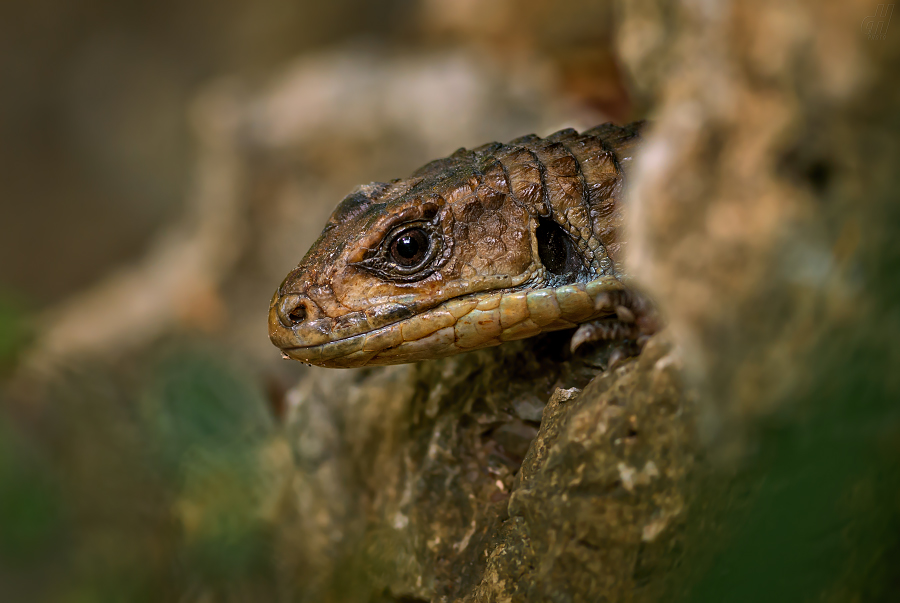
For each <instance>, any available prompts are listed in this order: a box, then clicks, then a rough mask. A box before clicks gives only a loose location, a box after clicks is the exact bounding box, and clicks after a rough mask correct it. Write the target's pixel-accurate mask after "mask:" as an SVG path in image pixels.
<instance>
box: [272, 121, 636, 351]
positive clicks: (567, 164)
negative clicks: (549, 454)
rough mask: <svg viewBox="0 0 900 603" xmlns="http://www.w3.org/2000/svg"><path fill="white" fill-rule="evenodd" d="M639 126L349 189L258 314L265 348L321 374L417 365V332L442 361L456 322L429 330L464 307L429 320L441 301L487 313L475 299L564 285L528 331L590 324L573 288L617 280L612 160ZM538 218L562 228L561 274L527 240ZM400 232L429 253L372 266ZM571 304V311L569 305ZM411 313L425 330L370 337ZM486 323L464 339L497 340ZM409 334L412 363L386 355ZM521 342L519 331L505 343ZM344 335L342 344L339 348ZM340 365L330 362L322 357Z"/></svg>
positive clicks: (526, 145) (463, 156)
mask: <svg viewBox="0 0 900 603" xmlns="http://www.w3.org/2000/svg"><path fill="white" fill-rule="evenodd" d="M641 127H642V123H635V124H632V125H630V126H625V127H619V126H615V125H612V124H605V125H602V126H598V127H596V128H593V129H591V130H587V131H585V132H583V133H580V134H579V133H578V132H576V131H575V130H572V129H566V130H561V131H559V132H556V133H554V134H551V135H550V136H547V137H546V138H543V139H541V138H538V137H537V136H534V135H529V136H524V137H521V138H518V139H515V140H513V141H511V142H509V143H507V144H500V143H489V144H486V145H483V146H480V147H478V148H475V149H472V150H466V149H460V150H458V151H456V152H455V153H453V154H452V155H451V156H449V157H447V158H444V159H438V160H436V161H432V162H431V163H429V164H427V165H425V166H424V167H422V168H420V169H419V170H417V171H416V172H415V173H413V175H412V176H410V177H409V178H407V179H405V180H396V181H393V182H391V183H372V184H369V185H365V186H361V187H359V188H358V189H357V190H356V191H354V192H353V193H351V194H350V195H348V196H347V197H346V198H345V199H344V200H343V201H342V202H341V203H340V204H339V205H338V207H337V209H335V211H334V213H333V215H332V216H331V218H330V219H329V221H328V223H327V225H326V227H325V229H324V231H323V232H322V234H321V236H320V237H319V239H318V241H316V243H315V244H314V245H313V246H312V248H311V249H310V250H309V252H308V253H307V254H306V256H305V257H304V258H303V260H302V261H301V262H300V264H299V265H298V266H297V267H296V268H295V269H294V270H292V271H291V272H290V273H289V274H288V276H287V277H286V278H285V280H284V282H282V284H281V286H280V287H279V288H278V291H277V292H276V294H275V296H274V297H273V300H272V304H271V308H270V312H269V336H270V338H271V340H272V342H273V343H274V344H275V345H277V346H278V347H280V348H281V349H282V350H283V351H284V352H285V353H286V354H287V355H288V356H291V357H294V358H297V359H298V360H302V361H304V362H311V363H316V364H323V365H328V366H358V365H363V364H386V363H395V362H404V361H411V360H412V359H421V358H423V357H427V346H428V344H427V343H426V342H425V341H421V342H420V341H418V340H419V339H424V338H425V336H426V335H433V337H434V339H435V342H436V343H435V347H434V350H435V355H447V354H448V353H456V352H457V351H462V350H461V349H458V348H459V347H460V345H456V347H452V346H450V347H452V349H450V347H448V345H449V344H448V343H447V342H446V338H447V337H450V338H451V339H454V338H455V339H454V343H455V344H459V339H460V335H459V328H457V332H456V334H454V333H452V332H447V334H446V335H443V336H439V335H438V333H435V330H437V329H439V328H446V327H448V326H451V325H452V324H453V322H455V321H456V320H460V319H461V318H462V316H463V315H465V314H466V313H467V312H468V309H465V311H461V312H456V311H452V310H451V314H453V317H449V315H447V320H446V321H443V322H442V320H443V319H442V318H441V317H442V316H443V315H442V314H441V311H442V310H443V309H444V305H445V304H447V303H448V302H450V301H451V300H464V301H465V300H472V301H473V302H475V303H477V302H483V303H482V304H481V305H479V306H478V307H479V309H480V310H491V309H492V308H491V306H490V303H488V305H487V306H485V305H484V302H485V300H486V299H487V297H486V296H487V295H488V294H492V293H495V292H498V291H499V292H503V293H504V294H508V293H512V292H515V291H536V290H541V289H556V288H560V287H563V286H564V285H577V286H578V287H579V289H578V290H572V289H571V288H567V289H565V290H564V291H562V293H560V294H558V295H557V297H558V298H559V299H558V301H559V302H560V305H561V307H562V310H560V311H558V310H557V309H556V308H555V302H552V300H551V302H548V303H552V305H553V306H554V307H553V309H552V312H556V314H553V313H551V314H550V315H549V316H547V317H546V320H545V322H546V323H547V325H542V330H550V329H554V328H565V327H570V326H571V325H572V324H577V323H578V322H580V321H581V320H580V318H579V319H578V320H574V319H573V318H572V316H579V317H580V316H584V317H586V319H591V318H594V317H595V316H593V315H592V314H591V311H590V308H589V306H584V304H589V303H590V299H589V298H588V297H587V296H585V295H584V293H583V292H584V285H585V284H588V283H592V282H595V281H597V279H601V278H606V281H604V282H606V283H608V282H609V281H610V278H612V279H618V277H620V276H621V267H620V262H621V235H620V233H621V227H622V212H621V207H620V206H621V203H620V200H621V193H622V190H623V180H624V175H625V166H626V165H627V164H628V163H629V162H630V159H631V155H632V151H633V149H634V148H635V145H636V143H637V142H638V141H639V140H640V130H641ZM541 220H544V221H545V224H546V223H547V221H552V222H553V223H555V224H556V225H558V226H559V227H560V228H561V229H562V230H561V231H560V233H562V232H563V231H564V233H565V234H564V235H562V236H567V237H568V241H569V242H568V243H566V245H567V246H568V247H567V249H569V248H570V249H571V250H572V251H571V253H570V254H568V255H567V256H566V257H567V258H568V257H571V258H572V259H570V260H569V263H568V264H567V266H575V267H574V268H571V267H570V268H567V269H566V270H565V271H561V270H559V269H557V270H556V271H555V272H554V271H553V269H552V266H551V267H550V268H548V267H547V266H545V265H544V263H543V262H542V258H541V256H540V253H539V244H538V235H537V234H536V233H537V231H538V227H539V226H540V224H541ZM407 224H409V225H413V226H415V225H417V224H425V225H426V226H424V227H423V228H425V229H426V230H427V231H428V232H429V233H430V234H429V237H430V238H429V239H428V240H429V241H432V243H431V246H429V250H430V251H429V252H430V253H431V252H432V251H433V257H432V258H431V259H430V260H429V261H428V262H426V263H425V264H424V265H423V266H421V267H420V269H417V270H416V272H414V273H412V274H409V275H400V276H398V275H396V274H393V273H391V272H390V270H392V268H390V267H388V268H384V266H383V262H382V259H383V258H384V257H387V256H386V255H385V254H386V253H387V252H386V251H385V249H387V246H388V245H389V243H390V239H392V238H395V237H396V236H397V234H396V233H398V232H400V231H399V230H398V229H401V230H402V229H403V228H404V227H405V226H404V225H407ZM379 254H381V255H379ZM604 286H606V285H604ZM592 291H593V290H592ZM549 295H551V296H552V295H553V292H552V291H551V292H550V294H549ZM562 296H568V300H567V299H564V298H563V297H562ZM573 296H574V297H573ZM579 296H580V297H579ZM573 300H575V301H573ZM532 301H533V300H532ZM475 303H473V304H472V308H474V307H475ZM497 303H499V298H497ZM523 303H524V302H523ZM577 303H582V305H583V306H584V307H581V306H579V307H578V308H575V306H573V304H575V305H577ZM567 304H568V305H567ZM567 307H571V309H570V310H569V314H566V308H567ZM541 311H542V312H543V310H541ZM424 313H430V314H428V316H427V317H428V320H429V321H430V322H429V323H428V325H431V326H433V327H434V328H432V329H430V330H429V329H425V330H423V329H422V328H420V325H419V326H416V328H415V329H413V323H410V324H409V325H405V327H406V330H405V332H404V333H402V334H401V333H400V331H399V330H398V329H394V331H395V332H393V333H392V332H390V329H388V330H384V329H385V328H386V327H389V326H390V325H393V324H398V323H402V322H403V321H413V320H417V319H418V320H420V322H421V320H422V317H423V316H424ZM492 316H493V317H494V318H496V315H492ZM417 317H418V318H417ZM532 318H536V319H537V318H545V316H544V315H541V316H540V317H535V316H532ZM524 319H525V315H523V317H522V318H521V319H520V320H524ZM473 320H474V319H473ZM490 320H493V318H491V317H487V318H484V319H483V320H482V321H481V322H480V323H479V324H481V325H482V326H483V327H484V328H485V329H487V328H493V327H496V329H497V332H496V333H494V334H493V335H492V337H493V339H491V340H490V341H488V340H487V339H485V337H486V336H481V335H483V334H481V335H479V337H480V338H479V337H475V338H472V339H470V340H469V341H470V344H469V345H471V346H474V347H484V345H495V344H497V343H500V341H501V339H502V337H501V335H502V333H501V331H500V329H499V321H497V323H496V324H490V325H489V324H488V323H489V321H490ZM444 322H447V324H444ZM536 322H540V321H539V320H536ZM544 327H546V328H544ZM476 328H477V325H476ZM379 329H382V331H379ZM413 331H415V336H416V338H417V340H416V343H417V345H416V347H415V349H414V351H415V358H407V357H406V356H405V355H404V354H405V351H404V353H403V354H397V353H394V354H393V355H390V354H388V351H389V350H391V349H394V348H396V347H397V346H398V345H399V344H400V342H401V341H402V342H404V343H410V342H411V340H410V339H409V338H408V336H407V334H408V333H413ZM366 334H371V335H372V338H375V337H381V338H390V337H394V338H395V339H396V338H400V339H397V341H393V340H391V341H390V342H386V343H385V342H381V343H379V344H378V346H377V347H378V350H375V348H374V347H371V346H373V345H375V344H373V343H372V341H367V342H366V341H364V340H363V339H361V338H360V337H359V336H361V335H366ZM530 334H533V333H532V331H530V330H527V329H526V330H525V331H522V332H521V334H520V335H519V336H530ZM354 337H356V339H353V342H355V343H353V342H350V341H349V340H350V339H352V338H354ZM441 337H443V339H441ZM508 338H515V336H513V335H509V336H508ZM345 340H347V344H346V345H342V344H341V342H344V341H345ZM438 340H441V341H443V342H444V343H442V344H441V345H442V346H443V347H441V346H439V345H437V344H438V343H439V342H438ZM504 340H505V339H504ZM351 343H352V345H351ZM323 346H327V349H326V348H325V347H323ZM462 347H465V346H462ZM363 348H365V351H363ZM394 351H395V352H396V350H394ZM388 356H390V357H388ZM341 358H343V361H342V363H340V364H338V363H336V362H333V360H335V359H341Z"/></svg>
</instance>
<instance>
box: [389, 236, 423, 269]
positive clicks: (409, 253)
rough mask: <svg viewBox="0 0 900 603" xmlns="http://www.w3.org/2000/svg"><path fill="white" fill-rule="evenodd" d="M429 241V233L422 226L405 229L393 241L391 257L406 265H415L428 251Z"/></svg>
mask: <svg viewBox="0 0 900 603" xmlns="http://www.w3.org/2000/svg"><path fill="white" fill-rule="evenodd" d="M428 243H429V241H428V234H427V233H426V232H425V231H424V230H422V229H421V228H411V229H409V230H405V231H403V232H401V233H400V234H399V235H397V237H395V238H394V240H393V242H391V248H390V249H391V259H392V260H394V261H395V262H397V264H399V265H401V266H404V267H409V266H415V265H416V264H418V263H419V262H421V261H422V259H423V258H424V257H425V254H426V253H428V247H429V244H428Z"/></svg>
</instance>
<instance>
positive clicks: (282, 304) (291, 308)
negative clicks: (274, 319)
mask: <svg viewBox="0 0 900 603" xmlns="http://www.w3.org/2000/svg"><path fill="white" fill-rule="evenodd" d="M306 304H307V299H306V298H305V297H303V296H301V295H285V296H284V297H282V298H281V299H280V300H279V302H278V306H277V308H276V312H277V314H278V322H280V323H281V325H282V326H283V327H285V328H287V329H290V328H291V327H295V326H297V325H299V324H300V323H302V322H303V321H305V320H306V317H307V315H308V312H307V309H306Z"/></svg>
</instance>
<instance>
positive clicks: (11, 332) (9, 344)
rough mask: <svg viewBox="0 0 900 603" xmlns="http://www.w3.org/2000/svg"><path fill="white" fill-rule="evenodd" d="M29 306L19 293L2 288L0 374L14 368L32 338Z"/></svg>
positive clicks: (0, 294)
mask: <svg viewBox="0 0 900 603" xmlns="http://www.w3.org/2000/svg"><path fill="white" fill-rule="evenodd" d="M27 307H28V306H27V305H26V303H25V301H24V300H23V299H22V298H21V297H20V296H19V295H16V294H14V293H11V292H8V291H4V290H2V289H0V375H3V374H4V373H6V372H8V371H9V370H10V369H12V367H13V365H14V364H15V362H16V360H17V358H18V355H19V352H21V351H22V350H23V349H24V348H25V346H26V345H28V343H29V342H30V341H31V339H32V335H33V329H32V327H31V324H30V322H29V319H30V315H29V313H28V311H27V309H26V308H27Z"/></svg>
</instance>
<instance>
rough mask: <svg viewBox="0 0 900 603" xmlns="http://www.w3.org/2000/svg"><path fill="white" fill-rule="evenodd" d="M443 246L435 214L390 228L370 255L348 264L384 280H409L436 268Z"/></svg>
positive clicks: (420, 278) (429, 273) (438, 222)
mask: <svg viewBox="0 0 900 603" xmlns="http://www.w3.org/2000/svg"><path fill="white" fill-rule="evenodd" d="M445 247H446V242H445V240H444V236H443V233H442V232H441V228H440V221H439V217H435V219H434V220H431V221H424V220H420V221H416V222H407V223H405V224H400V225H398V226H395V227H394V228H393V229H391V230H390V231H389V232H388V233H387V235H386V236H385V237H384V238H383V239H382V242H381V244H380V245H379V246H378V248H377V249H376V250H375V251H374V253H373V254H372V255H371V256H370V257H368V258H366V259H364V260H362V261H359V262H354V263H353V264H352V265H353V266H356V267H357V268H362V269H363V270H367V271H369V272H371V273H373V274H375V275H377V276H378V277H380V278H383V279H385V280H390V281H394V282H401V283H411V282H415V281H420V280H422V279H424V278H427V277H428V276H429V275H431V274H433V273H434V271H435V270H436V269H438V268H440V265H441V264H442V263H443V261H445V260H446V258H444V257H442V252H443V251H444V248H445Z"/></svg>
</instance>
